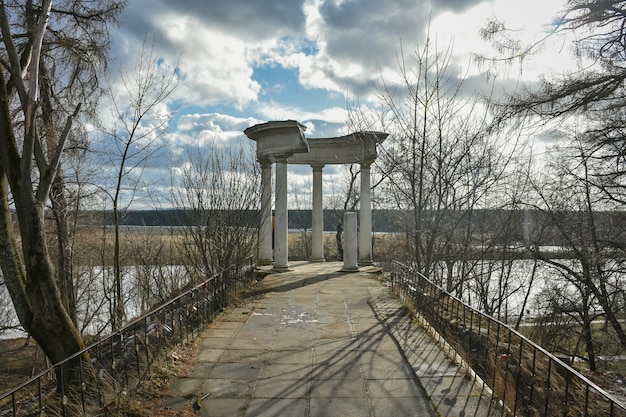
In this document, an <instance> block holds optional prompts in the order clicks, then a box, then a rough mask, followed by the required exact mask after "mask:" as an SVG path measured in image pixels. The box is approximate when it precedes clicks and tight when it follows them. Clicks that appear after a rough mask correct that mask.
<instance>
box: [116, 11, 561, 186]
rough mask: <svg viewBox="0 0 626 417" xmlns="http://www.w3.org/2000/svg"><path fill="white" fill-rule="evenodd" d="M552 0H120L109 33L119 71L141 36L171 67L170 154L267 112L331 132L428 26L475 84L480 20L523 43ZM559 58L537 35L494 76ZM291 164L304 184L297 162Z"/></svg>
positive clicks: (527, 77) (226, 134) (543, 66)
mask: <svg viewBox="0 0 626 417" xmlns="http://www.w3.org/2000/svg"><path fill="white" fill-rule="evenodd" d="M563 1H564V0H525V1H523V2H522V1H514V0H281V1H275V0H255V1H249V0H180V1H175V2H174V1H169V0H131V1H129V2H128V5H127V7H126V9H125V10H124V11H123V13H122V15H121V24H120V26H119V28H117V29H115V31H114V36H113V46H112V51H111V55H112V58H113V64H112V67H116V66H118V67H119V68H121V70H122V71H123V70H124V68H125V67H126V66H127V65H130V63H132V62H133V60H134V59H136V56H137V54H138V51H140V50H141V47H142V44H143V43H144V41H145V39H146V38H149V39H150V40H151V42H154V50H155V53H156V54H158V56H159V58H160V59H161V60H162V62H164V63H168V64H171V65H175V64H177V65H178V70H179V73H180V75H181V77H182V79H183V80H184V81H183V82H182V84H181V85H180V86H179V87H178V89H177V90H176V92H175V94H174V95H173V96H172V101H171V102H168V103H167V104H168V105H169V106H171V107H172V108H173V107H176V108H177V111H176V113H175V115H174V118H173V119H172V121H171V137H170V144H169V145H168V146H169V148H170V151H171V152H172V153H174V152H175V150H176V149H180V148H181V147H183V146H185V144H187V145H188V144H190V143H192V144H196V145H197V146H205V145H207V144H210V143H222V144H225V145H227V146H228V145H229V144H230V143H232V141H235V140H242V139H244V140H245V136H244V135H243V130H244V129H245V128H247V127H249V126H251V125H254V124H257V123H263V122H266V121H269V120H285V119H293V120H297V121H299V122H301V123H303V124H304V125H305V126H307V130H306V135H307V137H332V136H339V135H343V134H346V133H348V132H349V127H348V126H346V121H347V118H348V111H347V108H348V107H349V106H350V105H355V103H358V105H359V106H370V105H372V106H373V105H375V101H376V100H375V92H376V91H375V84H376V82H377V81H380V79H381V77H384V78H385V79H393V77H394V74H397V71H398V61H397V57H398V54H399V53H400V50H401V49H402V50H404V51H405V52H406V51H408V52H411V51H414V50H415V49H416V48H420V47H421V46H423V44H424V41H425V39H426V37H427V35H428V34H430V38H431V40H434V41H436V42H437V43H438V44H439V45H443V46H447V45H448V44H449V43H450V42H452V45H453V59H452V61H451V63H452V65H454V66H455V68H458V71H459V72H460V73H463V74H465V76H466V77H467V78H468V84H469V85H470V86H472V85H474V86H476V88H481V87H482V86H484V85H485V68H479V67H477V66H476V65H475V64H474V63H473V61H472V58H471V56H472V54H473V53H488V54H494V53H495V51H493V49H491V47H490V46H489V45H488V44H487V43H486V42H485V41H484V40H482V39H481V38H480V36H479V30H480V29H481V27H482V26H484V25H485V23H486V22H487V20H488V19H490V18H493V17H495V18H497V19H498V20H501V21H504V22H506V24H507V26H509V27H511V28H514V29H515V30H516V34H517V35H519V37H520V38H521V39H523V40H524V41H525V42H528V43H531V42H533V40H537V39H540V38H542V37H544V36H545V34H546V30H547V25H549V24H550V23H551V22H552V21H553V20H554V18H555V16H556V15H557V14H558V12H559V11H560V10H561V9H562V3H563ZM570 64H571V58H570V54H569V50H568V48H567V47H566V45H564V44H562V43H561V44H558V43H556V44H547V45H546V46H545V48H544V50H542V51H541V53H539V54H538V55H537V56H534V57H533V58H532V59H529V60H527V61H525V62H524V67H523V70H520V69H519V68H510V69H508V70H506V71H505V70H503V72H502V73H501V74H499V77H500V78H499V80H498V81H497V82H498V83H501V85H502V86H506V85H509V86H511V85H516V84H517V82H518V81H519V80H520V79H521V80H522V81H530V82H532V81H533V80H536V79H537V77H538V76H539V75H540V74H544V73H558V72H560V71H563V69H564V68H565V67H566V66H567V65H570ZM290 172H291V173H292V174H290V175H294V176H298V175H301V176H302V178H301V179H300V180H301V181H306V178H307V173H306V172H303V171H302V169H301V168H300V170H299V171H298V170H297V169H296V168H293V169H292V171H290ZM333 174H336V172H334V171H333V172H331V173H330V175H333ZM325 187H326V185H325Z"/></svg>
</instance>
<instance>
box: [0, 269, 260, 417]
mask: <svg viewBox="0 0 626 417" xmlns="http://www.w3.org/2000/svg"><path fill="white" fill-rule="evenodd" d="M253 273H254V271H253V264H252V258H249V259H247V260H246V261H244V262H243V263H242V264H240V265H233V266H231V267H229V268H226V269H224V270H222V271H221V272H219V273H217V274H216V275H214V276H213V277H211V278H209V279H207V280H206V281H204V282H202V283H200V284H198V285H197V286H195V287H193V288H192V289H190V290H188V291H186V292H184V293H183V294H181V295H179V296H177V297H176V298H174V299H172V300H170V301H169V302H167V303H165V304H163V305H161V306H160V307H158V308H156V309H154V310H153V311H151V312H149V313H147V314H145V315H143V316H141V317H139V318H137V319H135V320H133V321H132V322H131V323H129V324H128V325H127V326H125V327H124V328H123V329H121V330H119V331H117V332H115V333H113V334H111V335H110V336H108V337H106V338H105V339H102V340H100V341H98V342H96V343H94V344H92V345H90V346H89V347H87V348H85V349H84V350H82V351H80V352H77V353H76V354H74V355H72V356H71V357H68V358H67V359H65V360H64V361H62V362H60V363H58V364H56V365H54V366H52V367H51V368H49V369H47V370H45V371H43V372H41V373H39V374H38V375H36V376H35V377H34V378H31V379H30V380H29V381H27V382H24V383H23V384H21V385H19V386H17V387H16V388H14V389H13V390H12V391H10V392H8V393H5V394H3V395H1V396H0V416H31V415H32V416H35V415H36V416H39V415H48V416H50V415H59V416H75V415H81V416H84V415H90V416H91V415H106V413H107V410H108V409H109V408H111V407H112V406H117V405H119V404H121V403H122V402H123V401H124V399H125V398H127V397H128V393H129V392H130V391H132V390H134V389H136V388H138V387H139V386H140V385H141V383H142V381H143V380H145V379H146V377H147V376H148V375H149V374H150V366H151V365H152V364H153V363H154V361H155V360H157V359H158V358H162V357H163V353H164V352H166V351H167V350H168V349H170V348H171V347H173V346H175V345H177V344H183V343H186V342H188V341H189V340H191V339H193V338H195V337H197V336H199V335H200V334H201V333H202V332H203V331H204V329H205V328H206V326H207V325H208V324H209V323H210V322H212V321H213V320H214V319H215V318H216V317H217V316H218V315H219V314H220V313H221V312H222V310H223V309H224V308H225V307H226V306H227V305H228V304H229V303H230V302H231V301H232V300H233V298H234V297H236V296H237V295H238V294H240V293H241V292H242V291H243V290H244V289H245V287H247V286H248V285H249V284H250V282H251V280H252V279H253ZM61 376H63V377H61Z"/></svg>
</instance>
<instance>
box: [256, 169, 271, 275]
mask: <svg viewBox="0 0 626 417" xmlns="http://www.w3.org/2000/svg"><path fill="white" fill-rule="evenodd" d="M259 162H260V163H261V219H260V226H259V265H271V264H272V259H273V255H274V254H273V248H272V223H273V222H272V162H271V161H270V160H269V159H264V160H262V161H259Z"/></svg>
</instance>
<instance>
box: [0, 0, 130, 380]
mask: <svg viewBox="0 0 626 417" xmlns="http://www.w3.org/2000/svg"><path fill="white" fill-rule="evenodd" d="M122 4H123V3H121V2H115V1H105V0H103V1H97V2H88V3H86V2H75V1H62V2H60V3H59V4H58V6H57V7H53V2H52V1H51V0H44V1H41V2H35V1H32V0H31V1H26V2H17V1H5V2H2V3H1V4H0V31H1V33H2V46H3V48H2V50H1V51H0V53H1V60H2V71H0V84H1V86H0V106H1V108H0V253H1V254H2V255H1V256H0V266H1V267H2V271H3V275H4V277H5V280H6V284H7V289H8V290H9V293H10V295H11V299H12V301H13V305H14V307H15V310H16V312H17V315H18V318H19V320H20V323H21V324H22V325H23V326H24V328H25V329H26V330H27V331H28V333H29V334H30V335H31V336H33V338H34V339H35V340H36V341H37V342H38V344H39V346H41V348H42V349H43V350H44V352H45V354H46V356H47V357H48V358H49V359H50V360H51V361H52V362H58V361H60V360H62V359H64V358H65V357H67V356H69V355H70V354H72V353H74V352H76V351H78V350H79V349H80V348H82V347H83V342H82V339H81V336H80V334H79V332H78V330H77V329H76V326H75V324H74V323H73V322H72V319H71V317H70V315H69V313H68V311H67V309H66V305H65V304H64V303H63V301H62V298H61V293H60V290H59V286H58V284H57V280H56V276H55V271H54V268H53V265H52V262H51V258H50V254H49V250H48V247H47V245H46V230H45V223H44V218H45V211H46V203H47V201H48V199H49V197H50V194H51V190H52V188H53V187H54V184H55V178H56V177H57V175H58V170H59V163H60V160H61V156H62V154H63V150H64V149H65V145H66V143H67V140H68V137H69V135H70V131H71V127H72V124H73V122H74V120H75V119H76V118H77V117H78V115H79V112H80V108H81V101H80V97H81V95H80V94H78V92H79V91H85V90H80V89H81V88H83V87H84V86H85V83H86V82H87V80H91V78H90V77H91V75H93V74H94V72H93V71H81V70H82V69H84V68H86V67H89V68H96V67H97V66H98V65H100V63H101V62H102V60H103V59H104V56H105V52H106V46H107V43H108V38H107V36H106V35H107V30H108V25H109V24H110V23H111V22H114V20H115V18H116V16H117V14H118V13H119V11H120V7H121V5H122ZM68 33H72V35H69V34H68ZM81 45H82V46H83V47H84V45H89V46H88V47H87V48H88V49H89V51H90V52H91V53H87V54H82V55H81V54H79V53H78V52H77V51H78V49H79V48H80V47H81ZM84 52H86V51H84ZM63 68H64V69H65V70H66V72H65V73H64V75H65V76H64V77H60V76H59V77H56V76H57V75H59V74H60V73H61V72H63V71H62V69H63ZM73 69H74V70H75V71H74V72H72V70H73ZM69 74H73V75H74V76H73V77H72V76H69V77H68V75H69ZM53 75H54V76H55V78H53V77H52V76H53ZM91 85H93V84H91ZM49 86H54V87H56V89H57V91H59V92H60V93H62V92H65V91H66V90H67V91H74V92H76V94H74V95H73V96H72V95H71V94H67V95H64V97H66V98H68V99H67V100H66V101H64V102H63V103H64V104H65V107H63V106H61V105H60V102H55V103H54V106H51V107H47V104H48V100H47V99H46V96H45V94H44V93H43V92H42V89H43V88H46V87H49ZM61 90H62V91H61ZM70 97H73V98H74V99H70ZM50 111H54V112H55V116H52V117H55V118H56V119H57V120H63V119H65V122H64V123H61V124H60V125H59V126H57V127H55V128H54V129H48V128H49V127H50V125H49V124H48V123H46V117H49V116H50V115H49V114H47V113H49V112H50ZM13 209H14V210H15V214H16V217H17V229H15V228H14V227H15V224H14V223H13V219H12V217H11V213H12V211H13ZM16 232H17V235H19V239H20V243H18V239H17V236H16ZM59 377H60V378H59V380H62V379H63V378H62V375H59Z"/></svg>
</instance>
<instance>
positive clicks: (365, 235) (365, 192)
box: [359, 162, 374, 266]
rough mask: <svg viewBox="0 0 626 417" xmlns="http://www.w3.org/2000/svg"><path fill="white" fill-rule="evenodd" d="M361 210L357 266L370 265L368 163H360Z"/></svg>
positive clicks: (370, 206) (370, 203)
mask: <svg viewBox="0 0 626 417" xmlns="http://www.w3.org/2000/svg"><path fill="white" fill-rule="evenodd" d="M360 204H361V209H360V210H359V226H360V233H359V265H361V266H367V265H372V264H373V263H374V262H373V261H372V195H371V189H370V162H364V163H361V200H360Z"/></svg>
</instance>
